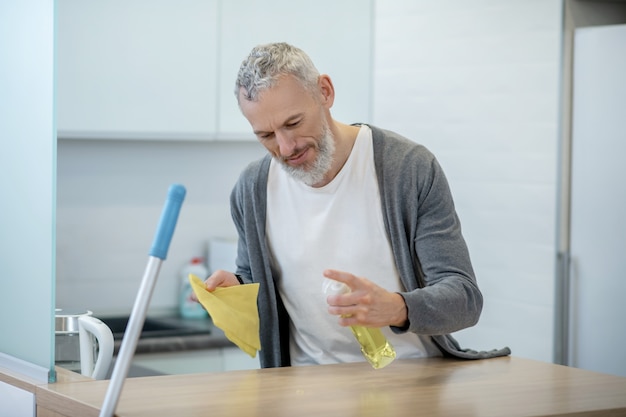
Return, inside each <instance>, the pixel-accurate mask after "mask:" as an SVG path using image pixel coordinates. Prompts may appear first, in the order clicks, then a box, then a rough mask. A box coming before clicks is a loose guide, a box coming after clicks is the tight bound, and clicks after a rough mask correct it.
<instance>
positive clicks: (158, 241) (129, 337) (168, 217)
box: [100, 184, 186, 417]
mask: <svg viewBox="0 0 626 417" xmlns="http://www.w3.org/2000/svg"><path fill="white" fill-rule="evenodd" d="M185 193H186V190H185V187H183V186H182V185H178V184H174V185H172V186H171V187H170V189H169V192H168V194H167V201H166V202H165V206H164V207H163V212H162V213H161V220H160V222H159V226H158V228H157V232H156V234H155V236H154V241H153V243H152V248H151V249H150V257H149V258H148V265H147V266H146V270H145V271H144V275H143V278H142V280H141V285H140V286H139V291H138V293H137V296H136V297H135V304H134V305H133V309H132V311H131V313H130V317H129V319H128V324H127V325H126V330H125V332H124V337H123V339H122V344H121V346H120V351H119V353H118V355H117V360H116V361H115V366H114V368H113V373H112V374H111V380H110V381H109V386H108V388H107V392H106V395H105V397H104V402H103V404H102V409H101V410H100V417H113V415H114V413H115V409H116V408H117V403H118V401H119V398H120V395H121V393H122V387H123V385H124V379H125V378H126V376H127V375H128V369H129V368H130V363H131V361H132V359H133V354H134V353H135V348H136V347H137V341H138V340H139V335H140V333H141V329H142V327H143V323H144V321H145V319H146V311H147V310H148V304H149V303H150V298H151V297H152V292H153V290H154V285H155V284H156V279H157V277H158V275H159V269H160V268H161V262H162V261H163V260H165V258H166V257H167V250H168V248H169V246H170V241H171V240H172V235H173V234H174V228H175V227H176V221H177V219H178V214H179V213H180V207H181V205H182V204H183V200H184V199H185Z"/></svg>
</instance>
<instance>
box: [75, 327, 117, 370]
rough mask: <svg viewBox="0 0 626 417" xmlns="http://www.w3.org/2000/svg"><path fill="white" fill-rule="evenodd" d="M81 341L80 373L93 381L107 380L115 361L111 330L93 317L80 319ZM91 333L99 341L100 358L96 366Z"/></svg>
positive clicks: (79, 337)
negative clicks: (112, 363)
mask: <svg viewBox="0 0 626 417" xmlns="http://www.w3.org/2000/svg"><path fill="white" fill-rule="evenodd" d="M78 333H79V335H78V339H79V341H80V373H81V374H83V375H85V376H89V377H91V378H93V379H105V378H106V376H107V373H108V372H109V368H110V366H111V362H112V360H113V333H111V329H109V327H108V326H107V325H106V324H104V323H103V322H102V321H100V320H98V319H97V318H95V317H92V316H80V317H79V318H78ZM88 333H91V334H93V335H94V336H95V337H96V340H97V341H98V358H97V360H96V363H95V365H94V360H93V342H92V339H91V338H90V337H89V334H88Z"/></svg>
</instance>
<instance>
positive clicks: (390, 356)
mask: <svg viewBox="0 0 626 417" xmlns="http://www.w3.org/2000/svg"><path fill="white" fill-rule="evenodd" d="M322 289H323V291H324V294H326V295H337V294H347V293H349V292H350V288H349V287H348V286H347V285H346V284H344V283H343V282H339V281H335V280H332V279H328V278H326V279H324V283H323V284H322ZM350 329H351V330H352V334H354V337H355V338H356V340H357V341H358V342H359V344H360V345H361V352H362V353H363V356H364V357H365V359H367V361H368V362H369V363H370V365H372V367H373V368H374V369H380V368H384V367H385V366H387V365H389V364H390V363H391V362H393V360H394V359H395V358H396V351H395V350H394V348H393V346H392V345H391V343H389V341H388V340H387V338H386V337H385V335H384V334H383V333H382V331H381V330H380V329H379V328H376V327H364V326H350Z"/></svg>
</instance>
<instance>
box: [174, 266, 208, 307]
mask: <svg viewBox="0 0 626 417" xmlns="http://www.w3.org/2000/svg"><path fill="white" fill-rule="evenodd" d="M189 274H194V275H196V276H197V277H198V278H200V279H201V280H203V281H204V280H205V279H206V278H207V277H208V276H209V271H208V269H207V267H206V265H205V264H204V258H202V257H194V258H191V260H190V261H189V263H187V265H185V266H184V267H183V269H182V271H181V277H180V278H181V281H180V293H179V299H178V300H179V303H178V306H179V311H180V315H181V317H184V318H189V319H200V318H206V317H208V313H207V312H206V310H205V309H204V308H203V307H202V305H201V304H200V303H198V302H197V301H194V300H193V299H192V298H191V295H192V294H193V289H192V288H191V284H190V283H189Z"/></svg>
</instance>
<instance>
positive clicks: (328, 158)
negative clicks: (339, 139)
mask: <svg viewBox="0 0 626 417" xmlns="http://www.w3.org/2000/svg"><path fill="white" fill-rule="evenodd" d="M334 153H335V140H334V138H333V134H332V133H331V131H330V129H329V128H328V126H326V127H325V128H324V131H323V132H322V138H321V139H320V141H319V144H318V153H317V159H315V161H314V162H313V166H311V167H310V168H309V167H293V166H291V165H289V164H287V163H286V162H285V161H284V160H283V159H282V158H275V159H276V161H278V162H279V163H280V166H281V167H282V168H283V169H284V170H285V172H286V173H287V174H289V175H291V177H293V178H295V179H296V180H299V181H302V182H303V183H305V184H306V185H308V186H309V187H312V186H313V185H315V184H317V183H319V182H321V181H322V180H323V179H324V175H326V173H327V172H328V171H329V170H330V167H331V165H332V163H333V154H334Z"/></svg>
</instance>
